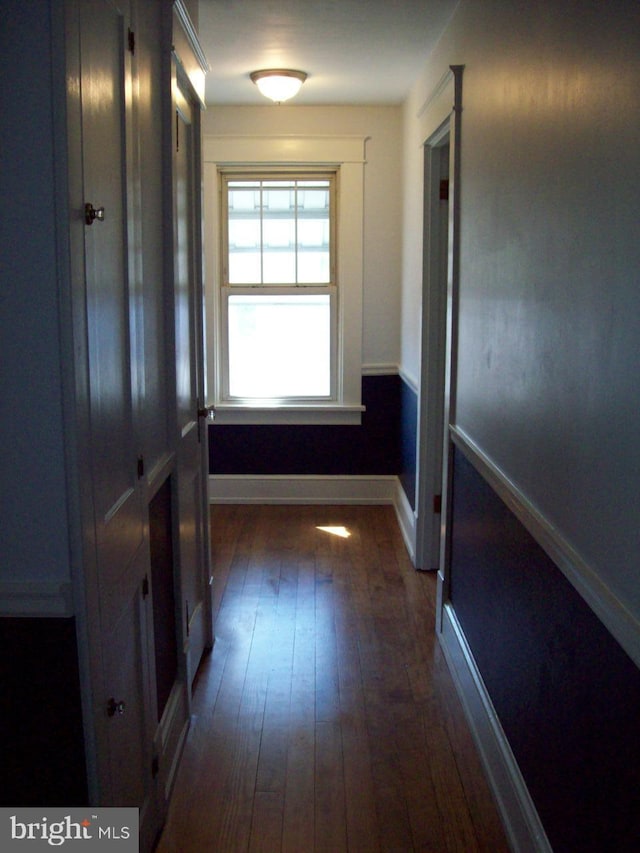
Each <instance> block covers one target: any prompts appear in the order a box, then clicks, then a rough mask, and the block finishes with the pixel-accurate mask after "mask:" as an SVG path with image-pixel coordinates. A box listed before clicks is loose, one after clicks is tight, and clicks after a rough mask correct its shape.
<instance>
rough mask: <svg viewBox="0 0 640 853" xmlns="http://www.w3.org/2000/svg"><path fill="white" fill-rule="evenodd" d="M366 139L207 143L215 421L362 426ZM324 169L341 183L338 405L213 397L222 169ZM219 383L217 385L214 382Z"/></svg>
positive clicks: (211, 372) (214, 376)
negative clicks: (255, 402)
mask: <svg viewBox="0 0 640 853" xmlns="http://www.w3.org/2000/svg"><path fill="white" fill-rule="evenodd" d="M365 142H366V137H361V136H359V137H356V136H338V137H336V136H304V137H299V136H209V135H205V136H204V138H203V171H204V175H203V177H204V205H205V210H204V222H205V225H206V233H205V237H204V248H205V309H206V325H207V329H208V330H209V331H208V337H207V376H208V378H209V383H208V386H209V390H208V399H207V403H208V405H210V406H213V408H214V409H215V422H214V423H219V424H225V423H227V424H229V423H236V424H239V423H252V424H258V423H290V424H295V423H316V424H329V423H331V424H336V423H342V424H348V423H351V424H354V423H355V424H357V423H360V418H361V413H362V411H363V406H362V399H361V385H362V382H361V378H362V291H363V270H364V165H365ZM280 166H286V167H292V168H297V169H304V168H305V167H308V168H319V167H326V168H328V169H335V168H337V169H339V179H338V182H337V194H338V197H337V208H338V221H337V234H336V243H337V256H336V262H337V269H338V276H339V281H338V288H339V293H340V298H339V300H338V335H337V346H338V363H337V367H338V395H337V396H338V402H337V403H336V401H331V402H328V403H326V404H325V403H322V402H317V401H313V402H310V403H309V404H300V403H295V404H293V405H291V404H280V405H277V404H276V405H268V406H263V405H247V403H245V402H239V403H233V402H225V401H222V400H221V399H220V398H219V396H218V398H216V389H219V388H220V387H221V383H220V376H219V374H218V372H217V371H219V365H220V364H221V358H220V354H221V349H220V348H221V340H220V338H221V336H220V333H219V332H218V325H217V318H218V317H221V308H222V306H221V288H220V258H219V253H220V242H219V240H217V239H215V238H214V239H212V238H211V235H219V234H220V227H221V222H220V204H219V197H218V169H219V168H235V167H239V168H248V167H249V168H255V169H256V170H260V169H262V168H269V167H280ZM212 380H214V381H212Z"/></svg>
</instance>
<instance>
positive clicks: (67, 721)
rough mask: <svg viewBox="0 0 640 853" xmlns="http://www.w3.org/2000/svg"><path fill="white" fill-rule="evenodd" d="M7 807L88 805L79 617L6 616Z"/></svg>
mask: <svg viewBox="0 0 640 853" xmlns="http://www.w3.org/2000/svg"><path fill="white" fill-rule="evenodd" d="M0 647H1V648H2V654H1V655H0V684H1V685H2V694H1V695H2V698H1V700H0V732H1V734H2V737H1V739H0V804H2V805H3V806H34V807H35V806H38V807H45V806H82V805H86V804H87V802H88V794H87V781H86V770H85V757H84V734H83V728H82V714H81V708H80V681H79V676H78V664H77V650H76V632H75V622H74V620H73V619H54V618H51V619H40V618H28V619H27V618H25V619H17V618H11V617H6V618H2V619H0Z"/></svg>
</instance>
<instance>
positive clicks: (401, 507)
mask: <svg viewBox="0 0 640 853" xmlns="http://www.w3.org/2000/svg"><path fill="white" fill-rule="evenodd" d="M393 505H394V507H395V510H396V516H397V517H398V524H399V525H400V531H401V533H402V538H403V539H404V544H405V545H406V546H407V551H408V552H409V556H410V557H411V563H412V564H413V566H414V567H415V564H416V514H415V512H414V511H413V508H412V506H411V504H410V503H409V498H408V497H407V495H406V492H405V490H404V489H403V488H402V484H401V483H400V480H399V479H396V492H395V495H394V500H393Z"/></svg>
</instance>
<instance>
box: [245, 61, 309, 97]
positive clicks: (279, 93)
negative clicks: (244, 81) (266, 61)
mask: <svg viewBox="0 0 640 853" xmlns="http://www.w3.org/2000/svg"><path fill="white" fill-rule="evenodd" d="M251 79H252V80H253V82H254V83H255V84H256V86H257V87H258V89H259V90H260V92H261V93H262V94H263V95H264V96H265V98H271V100H272V101H275V102H276V104H281V103H282V102H283V101H288V100H289V98H293V96H294V95H297V94H298V92H299V91H300V87H301V86H302V84H303V83H304V81H305V80H306V79H307V75H306V74H305V73H304V71H291V70H289V69H287V68H273V69H267V70H265V71H254V72H253V73H252V74H251Z"/></svg>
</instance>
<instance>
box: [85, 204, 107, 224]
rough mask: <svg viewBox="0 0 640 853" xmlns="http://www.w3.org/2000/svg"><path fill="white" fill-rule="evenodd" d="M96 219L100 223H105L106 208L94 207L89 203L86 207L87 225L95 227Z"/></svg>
mask: <svg viewBox="0 0 640 853" xmlns="http://www.w3.org/2000/svg"><path fill="white" fill-rule="evenodd" d="M96 219H97V220H98V222H104V207H94V206H93V205H92V204H90V203H89V202H87V204H85V206H84V221H85V222H86V223H87V225H93V223H94V222H95V221H96Z"/></svg>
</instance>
